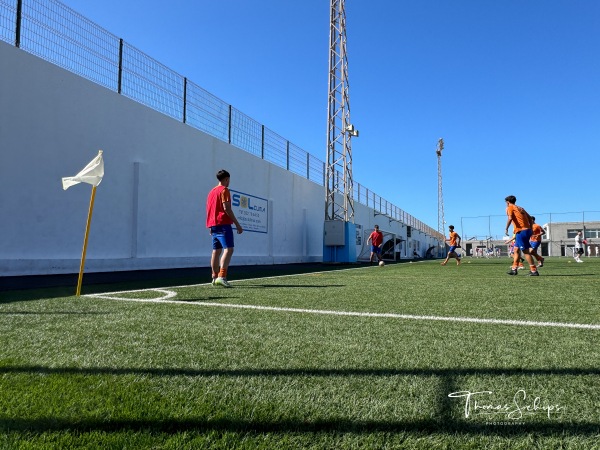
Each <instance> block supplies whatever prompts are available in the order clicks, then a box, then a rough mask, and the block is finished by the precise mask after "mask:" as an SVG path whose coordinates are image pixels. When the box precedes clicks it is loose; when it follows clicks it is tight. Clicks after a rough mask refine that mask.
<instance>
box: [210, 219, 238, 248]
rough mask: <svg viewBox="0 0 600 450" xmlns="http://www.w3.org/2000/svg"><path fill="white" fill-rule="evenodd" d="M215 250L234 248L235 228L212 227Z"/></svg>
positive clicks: (224, 226) (228, 226)
mask: <svg viewBox="0 0 600 450" xmlns="http://www.w3.org/2000/svg"><path fill="white" fill-rule="evenodd" d="M210 234H211V236H212V245H213V250H220V249H222V248H233V228H231V225H217V226H215V227H210Z"/></svg>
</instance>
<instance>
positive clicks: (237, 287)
mask: <svg viewBox="0 0 600 450" xmlns="http://www.w3.org/2000/svg"><path fill="white" fill-rule="evenodd" d="M233 286H234V287H235V288H236V289H263V288H264V289H270V288H299V289H305V288H306V289H311V288H317V289H322V288H332V287H346V285H345V284H316V285H315V284H251V285H247V284H246V285H239V286H238V285H237V284H235V283H234V284H233Z"/></svg>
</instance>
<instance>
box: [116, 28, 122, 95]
mask: <svg viewBox="0 0 600 450" xmlns="http://www.w3.org/2000/svg"><path fill="white" fill-rule="evenodd" d="M122 82H123V39H119V79H118V81H117V93H119V94H120V93H121V88H122Z"/></svg>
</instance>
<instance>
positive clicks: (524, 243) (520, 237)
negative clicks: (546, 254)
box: [515, 229, 533, 250]
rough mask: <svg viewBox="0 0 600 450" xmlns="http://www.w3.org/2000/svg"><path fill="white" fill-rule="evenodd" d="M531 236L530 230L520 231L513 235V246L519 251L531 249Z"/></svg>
mask: <svg viewBox="0 0 600 450" xmlns="http://www.w3.org/2000/svg"><path fill="white" fill-rule="evenodd" d="M532 234H533V231H532V230H531V229H526V230H521V231H519V232H518V233H517V234H516V235H515V244H516V246H517V247H519V248H520V249H521V250H527V249H530V248H531V244H530V243H529V238H530V237H531V235H532Z"/></svg>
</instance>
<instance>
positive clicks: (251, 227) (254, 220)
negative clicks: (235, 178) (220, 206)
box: [231, 190, 269, 233]
mask: <svg viewBox="0 0 600 450" xmlns="http://www.w3.org/2000/svg"><path fill="white" fill-rule="evenodd" d="M231 208H232V209H233V213H234V214H235V217H237V220H238V221H239V222H240V225H241V226H242V228H243V229H244V231H254V232H256V233H268V231H269V202H268V201H267V200H266V199H264V198H260V197H255V196H253V195H249V194H244V193H243V192H238V191H234V190H231Z"/></svg>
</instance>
